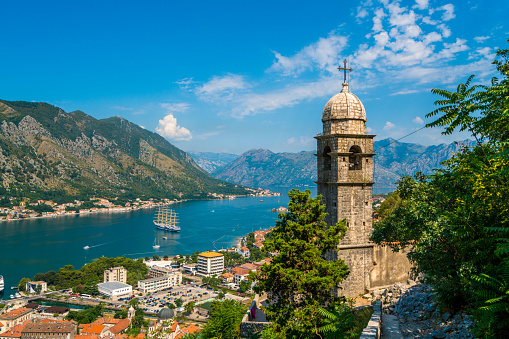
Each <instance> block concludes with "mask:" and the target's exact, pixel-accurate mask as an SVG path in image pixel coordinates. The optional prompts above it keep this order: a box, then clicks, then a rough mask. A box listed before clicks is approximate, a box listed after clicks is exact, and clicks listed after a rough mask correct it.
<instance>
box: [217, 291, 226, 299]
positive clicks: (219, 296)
mask: <svg viewBox="0 0 509 339" xmlns="http://www.w3.org/2000/svg"><path fill="white" fill-rule="evenodd" d="M217 298H218V299H223V298H224V292H223V291H221V292H219V294H218V295H217Z"/></svg>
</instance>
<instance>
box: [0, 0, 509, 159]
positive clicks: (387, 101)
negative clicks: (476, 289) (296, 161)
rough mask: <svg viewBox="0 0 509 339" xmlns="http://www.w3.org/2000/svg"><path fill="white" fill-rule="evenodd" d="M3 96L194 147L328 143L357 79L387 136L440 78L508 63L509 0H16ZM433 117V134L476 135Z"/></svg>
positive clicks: (417, 113)
mask: <svg viewBox="0 0 509 339" xmlns="http://www.w3.org/2000/svg"><path fill="white" fill-rule="evenodd" d="M0 6H1V7H0V8H1V9H2V25H1V27H0V34H1V35H0V36H1V40H0V41H1V44H0V79H1V80H0V98H1V99H5V100H25V101H43V102H48V103H51V104H53V105H56V106H59V107H62V108H63V109H64V110H65V111H67V112H71V111H74V110H82V111H84V112H85V113H87V114H89V115H91V116H93V117H95V118H97V119H102V118H107V117H111V116H121V117H123V118H125V119H127V120H130V121H132V122H134V123H136V124H139V125H141V126H143V127H144V128H146V129H148V130H151V131H155V132H157V133H159V134H161V135H163V136H164V137H166V138H167V139H168V140H169V141H170V142H172V143H173V144H175V145H176V146H177V147H179V148H181V149H183V150H185V151H208V152H230V153H237V154H240V153H242V152H245V151H247V150H249V149H252V148H268V149H270V150H272V151H274V152H287V151H288V152H297V151H301V150H313V149H314V148H315V147H316V143H315V140H314V139H313V136H314V135H316V133H319V132H321V129H322V125H321V120H320V119H321V113H322V109H323V106H324V105H325V103H326V102H327V100H328V99H329V98H330V97H331V96H333V95H334V94H336V93H337V92H339V91H340V89H341V82H342V74H341V73H340V72H339V71H338V70H337V69H336V68H337V67H338V64H339V63H340V62H342V60H343V59H345V58H346V59H348V60H349V61H350V63H351V67H353V69H354V71H353V72H352V73H351V75H350V88H351V90H352V92H353V93H355V94H356V95H357V96H358V97H359V98H360V99H361V101H362V102H363V103H364V106H365V108H366V112H367V117H368V122H367V126H368V127H369V131H370V132H371V133H373V134H377V139H382V138H387V137H392V138H399V137H401V136H403V135H406V134H408V133H410V132H412V131H414V130H416V129H418V128H420V127H422V126H423V124H424V123H425V122H426V121H427V120H426V119H425V115H426V114H427V113H428V112H430V111H431V110H433V108H434V106H433V101H434V100H436V99H437V98H435V97H434V96H433V95H432V94H430V90H431V89H432V88H444V89H450V90H452V89H454V88H455V87H456V85H457V84H458V83H459V82H464V81H465V80H466V78H467V77H468V76H469V75H470V74H476V75H477V78H476V79H477V81H478V82H479V83H488V82H489V79H490V78H491V77H492V76H494V75H496V73H495V72H494V67H493V65H491V62H492V61H493V59H494V58H495V51H496V49H497V48H509V46H508V44H507V42H506V39H507V38H509V27H508V21H507V17H508V16H509V2H507V1H453V2H451V1H432V0H417V1H374V0H372V1H370V0H368V1H349V2H346V1H309V2H302V1H301V2H299V1H146V2H141V1H137V2H134V1H86V2H85V1H75V2H73V1H65V2H63V1H50V2H41V1H9V2H7V1H4V2H3V3H2V4H1V5H0ZM468 137H469V136H468V135H467V134H454V135H451V136H447V137H444V136H442V135H441V134H440V130H429V129H425V130H422V131H419V132H417V133H415V134H414V135H412V136H410V137H408V138H405V139H403V140H402V141H406V142H416V143H420V144H424V145H430V144H438V143H442V142H451V141H454V140H461V139H465V138H468Z"/></svg>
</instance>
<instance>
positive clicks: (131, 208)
mask: <svg viewBox="0 0 509 339" xmlns="http://www.w3.org/2000/svg"><path fill="white" fill-rule="evenodd" d="M266 191H267V190H264V192H259V193H258V194H246V195H231V196H225V197H224V198H223V197H220V198H217V197H215V198H213V199H193V200H190V199H183V200H168V199H165V200H167V202H157V203H154V202H152V201H150V200H151V199H149V201H147V202H144V204H143V205H141V206H137V205H135V206H110V207H102V208H101V207H94V208H90V209H83V210H79V211H65V209H59V210H56V211H54V212H43V213H42V214H41V215H34V213H31V214H27V213H25V214H24V215H26V216H25V217H22V218H19V217H17V218H8V215H7V217H4V216H0V223H2V222H10V221H22V220H34V219H47V218H57V217H63V216H80V215H89V214H97V213H128V212H133V211H138V210H141V209H152V208H155V207H161V206H170V205H173V204H177V203H182V202H186V201H209V200H233V199H236V198H246V197H270V196H280V195H281V194H280V193H277V192H266ZM63 205H65V204H63Z"/></svg>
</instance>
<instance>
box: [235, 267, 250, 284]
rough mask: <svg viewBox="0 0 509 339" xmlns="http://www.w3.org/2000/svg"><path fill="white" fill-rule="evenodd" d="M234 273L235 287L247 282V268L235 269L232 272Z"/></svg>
mask: <svg viewBox="0 0 509 339" xmlns="http://www.w3.org/2000/svg"><path fill="white" fill-rule="evenodd" d="M234 272H235V278H234V282H235V284H237V285H240V282H241V281H242V280H247V276H248V275H249V270H248V269H247V268H240V267H235V268H234V269H233V270H232V273H234Z"/></svg>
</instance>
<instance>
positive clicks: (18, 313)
mask: <svg viewBox="0 0 509 339" xmlns="http://www.w3.org/2000/svg"><path fill="white" fill-rule="evenodd" d="M30 319H32V310H31V309H29V308H25V307H20V308H17V309H15V310H12V311H9V312H7V313H4V314H1V315H0V323H2V324H3V325H4V326H2V330H8V329H10V328H12V327H14V326H16V325H20V324H23V323H24V322H25V321H27V320H30Z"/></svg>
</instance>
